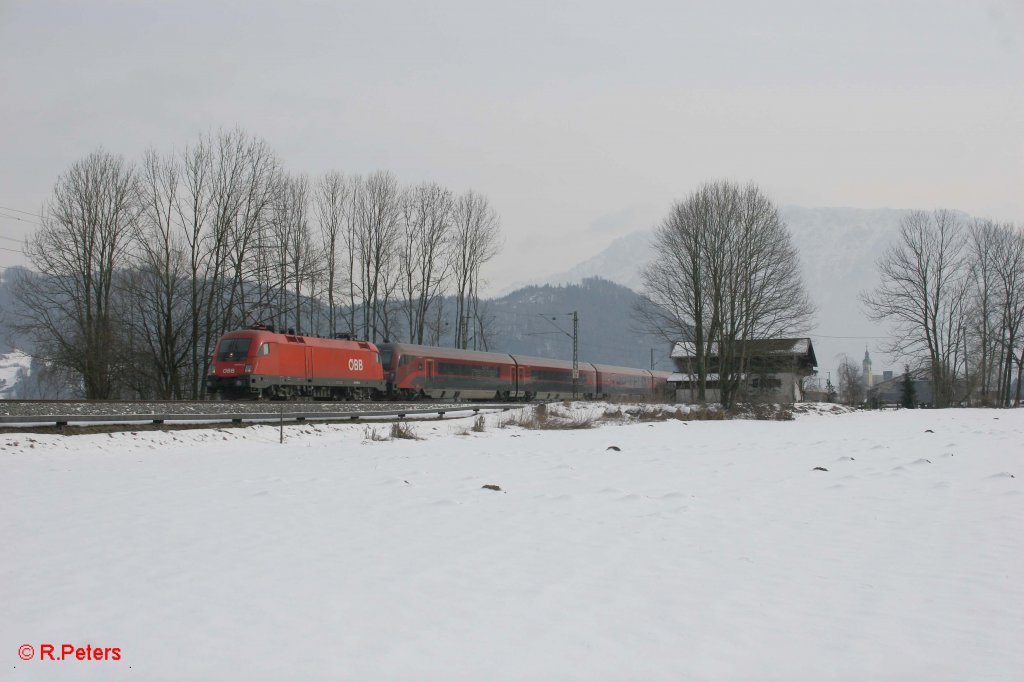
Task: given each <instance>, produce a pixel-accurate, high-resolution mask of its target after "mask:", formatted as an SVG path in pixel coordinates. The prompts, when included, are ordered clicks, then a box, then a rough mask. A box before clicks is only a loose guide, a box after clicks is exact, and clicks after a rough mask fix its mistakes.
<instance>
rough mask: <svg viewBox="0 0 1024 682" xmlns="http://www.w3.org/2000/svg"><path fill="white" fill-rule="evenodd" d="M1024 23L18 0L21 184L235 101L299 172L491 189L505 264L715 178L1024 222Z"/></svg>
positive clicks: (552, 250) (178, 138)
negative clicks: (376, 173)
mask: <svg viewBox="0 0 1024 682" xmlns="http://www.w3.org/2000/svg"><path fill="white" fill-rule="evenodd" d="M1022 29H1024V10H1022V8H1021V3H1019V2H1008V1H1003V0H994V1H991V2H967V1H957V2H937V1H930V2H895V1H886V2H855V1H851V0H846V1H844V2H829V1H823V0H818V1H815V2H786V1H784V0H783V1H779V0H776V1H773V2H706V3H705V2H681V1H676V2H663V3H649V2H630V3H624V2H614V3H612V2H578V3H558V2H501V3H489V2H481V1H479V0H477V1H468V2H446V1H443V0H432V1H431V2H401V3H400V2H376V3H373V2H361V3H346V2H280V3H262V2H246V1H239V2H212V1H209V0H207V1H204V2H176V3H149V2H140V1H126V2H82V1H77V2H43V1H39V0H37V1H35V2H8V1H6V0H0V84H2V93H3V94H2V97H0V123H2V135H0V206H3V207H6V208H7V209H11V208H14V209H21V210H25V211H33V210H38V208H39V207H40V206H41V204H42V203H43V202H44V201H45V199H46V197H47V196H48V194H49V192H50V190H51V189H52V186H53V183H54V180H55V179H56V177H57V175H58V174H60V173H61V172H62V171H63V170H64V169H65V168H66V167H67V166H68V165H69V164H71V163H72V162H74V161H75V160H76V159H78V158H80V157H82V156H84V155H85V154H87V153H88V152H89V151H91V150H93V149H95V148H97V147H99V146H103V147H105V148H107V149H108V150H111V151H114V152H118V153H121V154H124V155H125V156H127V157H129V158H132V159H137V158H139V156H140V155H141V153H142V151H143V150H144V149H145V148H146V147H147V146H151V145H152V146H155V147H157V148H159V149H163V150H170V149H172V148H175V147H178V148H180V147H181V146H183V145H184V144H186V143H188V142H189V141H191V140H192V139H193V138H194V137H195V136H196V135H197V134H198V133H199V132H201V131H206V130H210V129H216V128H218V127H232V126H235V125H238V126H241V127H243V128H245V129H246V130H248V131H249V132H250V133H253V134H255V135H259V136H261V137H263V138H265V139H266V140H267V141H268V142H269V143H270V144H271V145H272V146H273V147H274V148H275V149H276V150H277V152H278V153H279V155H280V156H281V158H282V160H283V161H284V163H285V165H286V166H287V167H288V168H289V169H290V170H293V171H302V172H308V173H311V174H318V173H321V172H323V171H325V170H328V169H338V170H342V171H344V172H347V173H366V172H370V171H372V170H375V169H378V168H384V169H389V170H391V171H393V172H394V173H396V174H397V175H398V177H399V178H400V179H401V180H402V181H403V182H408V183H412V182H418V181H421V180H425V179H430V180H436V181H438V182H440V183H443V184H445V185H447V186H448V187H450V188H452V189H453V190H455V191H461V190H464V189H468V188H474V189H476V190H478V191H480V192H482V193H484V194H486V195H487V196H488V197H489V198H490V199H491V201H492V203H493V204H494V206H495V207H496V209H497V210H498V212H499V214H500V215H501V218H502V225H503V228H504V234H505V249H504V251H503V253H502V254H501V256H500V257H499V259H498V261H497V262H496V263H495V265H494V267H492V268H491V269H490V271H489V273H488V274H489V278H490V279H491V281H492V284H493V286H494V288H502V287H505V286H507V285H508V284H509V283H511V282H516V281H529V280H531V279H533V278H535V277H542V276H544V275H546V274H549V273H552V272H557V271H561V270H565V269H567V268H568V267H569V266H571V265H574V264H575V263H576V262H578V261H580V260H583V259H584V258H586V257H589V256H591V255H593V254H594V253H596V252H598V251H600V250H601V249H603V248H604V247H606V246H607V245H608V243H609V242H611V241H612V240H613V239H614V238H615V237H617V236H620V235H622V234H625V233H627V232H630V231H632V230H635V229H640V228H644V227H649V226H650V225H652V224H653V223H654V222H656V221H657V220H658V219H659V218H660V217H661V216H662V215H663V214H664V213H665V212H666V211H667V209H668V206H669V205H670V204H671V202H672V201H673V200H676V199H679V198H682V197H683V196H685V195H686V194H687V193H688V192H689V191H690V190H691V189H693V188H694V187H695V186H696V185H697V184H699V183H701V182H703V181H705V180H708V179H714V178H730V179H736V180H754V181H756V182H758V183H759V184H761V185H762V186H763V187H764V188H766V189H767V190H768V191H769V193H771V194H772V196H773V197H774V198H775V199H776V200H777V201H778V202H779V203H781V204H799V205H805V206H856V207H896V208H904V207H909V208H935V207H950V208H958V209H962V210H965V211H967V212H969V213H972V214H976V215H982V216H987V217H992V218H995V219H998V220H1014V221H1022V222H1024V195H1022V188H1024V90H1022V84H1024V46H1022V40H1024V31H1022ZM0 213H3V214H6V215H19V214H15V213H11V212H10V211H9V210H4V209H0ZM22 217H25V216H22ZM32 227H33V226H32V225H30V224H28V223H24V222H17V221H14V220H11V219H9V218H0V234H2V235H5V236H8V237H20V236H22V235H23V234H25V232H26V231H27V230H28V229H31V228H32ZM823 238H827V236H825V235H823ZM0 246H3V247H12V246H13V247H15V248H17V244H16V243H14V242H10V241H6V240H5V241H2V243H0ZM18 261H19V256H18V254H16V253H12V252H11V251H3V250H0V266H5V265H10V264H12V263H15V262H18Z"/></svg>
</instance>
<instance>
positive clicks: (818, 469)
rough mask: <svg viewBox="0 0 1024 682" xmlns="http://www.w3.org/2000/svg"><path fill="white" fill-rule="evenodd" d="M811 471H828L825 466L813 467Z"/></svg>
mask: <svg viewBox="0 0 1024 682" xmlns="http://www.w3.org/2000/svg"><path fill="white" fill-rule="evenodd" d="M811 471H828V469H826V468H825V467H814V468H813V469H811Z"/></svg>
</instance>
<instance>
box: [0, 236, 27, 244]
mask: <svg viewBox="0 0 1024 682" xmlns="http://www.w3.org/2000/svg"><path fill="white" fill-rule="evenodd" d="M0 239H6V240H7V241H10V242H18V243H19V244H20V243H22V242H23V241H25V240H24V239H16V238H15V237H5V236H4V235H2V234H0Z"/></svg>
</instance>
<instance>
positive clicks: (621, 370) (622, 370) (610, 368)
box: [594, 363, 651, 377]
mask: <svg viewBox="0 0 1024 682" xmlns="http://www.w3.org/2000/svg"><path fill="white" fill-rule="evenodd" d="M594 369H596V370H597V371H598V372H614V373H616V374H632V375H635V376H641V375H642V376H645V377H650V376H651V371H650V370H647V369H641V368H639V367H617V366H615V365H599V364H597V363H594Z"/></svg>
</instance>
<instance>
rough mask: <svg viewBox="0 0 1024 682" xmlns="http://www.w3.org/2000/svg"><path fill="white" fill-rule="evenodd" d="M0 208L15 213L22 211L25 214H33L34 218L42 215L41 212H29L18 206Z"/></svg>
mask: <svg viewBox="0 0 1024 682" xmlns="http://www.w3.org/2000/svg"><path fill="white" fill-rule="evenodd" d="M0 209H3V210H5V211H14V212H15V213H24V214H25V215H30V216H34V217H36V218H42V217H43V215H42V214H41V213H30V212H29V211H22V210H21V209H19V208H11V207H10V206H0Z"/></svg>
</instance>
